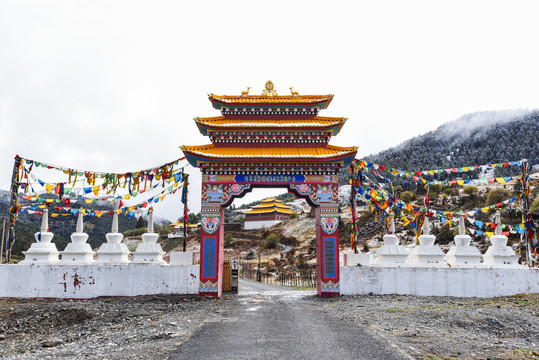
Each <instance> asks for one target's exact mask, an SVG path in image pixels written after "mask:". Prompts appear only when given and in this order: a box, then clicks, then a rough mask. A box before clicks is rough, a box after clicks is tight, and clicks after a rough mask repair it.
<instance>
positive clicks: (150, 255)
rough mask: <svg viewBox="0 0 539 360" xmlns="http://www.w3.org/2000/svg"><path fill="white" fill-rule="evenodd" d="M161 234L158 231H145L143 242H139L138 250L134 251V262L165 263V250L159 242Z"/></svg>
mask: <svg viewBox="0 0 539 360" xmlns="http://www.w3.org/2000/svg"><path fill="white" fill-rule="evenodd" d="M158 238H159V234H156V233H144V234H142V243H141V244H139V246H138V247H137V250H136V251H135V252H134V259H133V262H134V263H141V264H143V263H150V264H158V265H164V264H166V261H165V260H163V255H165V252H164V251H163V249H162V248H161V245H159V244H157V239H158Z"/></svg>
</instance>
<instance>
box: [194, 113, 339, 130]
mask: <svg viewBox="0 0 539 360" xmlns="http://www.w3.org/2000/svg"><path fill="white" fill-rule="evenodd" d="M194 120H195V121H196V122H197V123H198V124H201V125H205V126H209V127H249V128H254V127H286V128H304V127H329V126H336V125H342V124H344V123H345V122H346V120H348V119H347V118H344V117H329V116H315V117H314V118H313V119H279V120H259V119H234V118H225V117H224V116H215V117H205V118H199V117H197V118H195V119H194Z"/></svg>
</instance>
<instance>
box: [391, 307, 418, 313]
mask: <svg viewBox="0 0 539 360" xmlns="http://www.w3.org/2000/svg"><path fill="white" fill-rule="evenodd" d="M386 312H388V313H398V312H407V313H412V314H413V313H415V310H412V309H406V308H389V309H386Z"/></svg>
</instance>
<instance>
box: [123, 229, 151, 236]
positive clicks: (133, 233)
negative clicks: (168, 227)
mask: <svg viewBox="0 0 539 360" xmlns="http://www.w3.org/2000/svg"><path fill="white" fill-rule="evenodd" d="M145 232H148V229H147V228H145V227H143V228H138V229H133V230H126V231H125V232H124V236H125V237H129V236H140V235H142V234H144V233H145Z"/></svg>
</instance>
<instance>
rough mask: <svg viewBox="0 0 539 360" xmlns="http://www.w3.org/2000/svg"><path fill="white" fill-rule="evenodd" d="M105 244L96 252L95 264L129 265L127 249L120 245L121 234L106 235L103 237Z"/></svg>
mask: <svg viewBox="0 0 539 360" xmlns="http://www.w3.org/2000/svg"><path fill="white" fill-rule="evenodd" d="M105 237H106V238H107V242H106V243H103V244H102V245H101V246H100V247H99V250H97V255H98V257H97V261H96V264H100V265H124V264H128V263H129V259H128V256H129V249H128V248H127V246H126V245H125V244H122V239H123V237H124V236H123V235H122V234H121V233H108V234H107V235H105Z"/></svg>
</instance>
